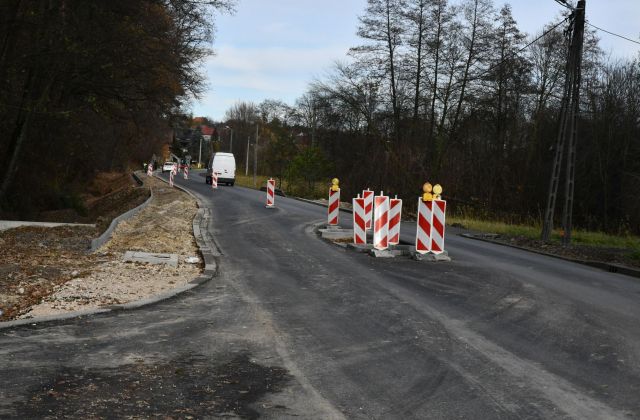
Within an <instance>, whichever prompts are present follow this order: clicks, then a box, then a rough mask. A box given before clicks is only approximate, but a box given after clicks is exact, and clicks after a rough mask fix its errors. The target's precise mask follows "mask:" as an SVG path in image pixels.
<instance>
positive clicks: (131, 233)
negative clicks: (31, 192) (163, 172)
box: [0, 177, 203, 321]
mask: <svg viewBox="0 0 640 420" xmlns="http://www.w3.org/2000/svg"><path fill="white" fill-rule="evenodd" d="M144 182H145V185H144V186H143V187H142V188H146V189H151V190H152V191H153V197H152V199H151V202H150V203H149V205H148V206H146V207H145V208H144V209H143V210H141V211H140V212H139V213H138V214H136V215H135V216H134V217H132V218H131V219H129V220H126V221H123V222H121V223H120V224H119V225H118V227H117V228H116V229H115V231H114V232H113V235H112V237H111V239H110V240H109V241H108V242H107V243H106V244H105V245H104V246H102V247H101V248H99V249H98V250H97V251H96V252H94V253H90V252H89V246H90V242H91V239H93V238H95V237H97V236H98V235H100V233H101V231H100V230H99V229H92V228H86V227H83V228H81V227H68V226H62V227H57V228H40V227H23V228H16V229H11V230H7V231H4V232H0V252H1V253H2V254H3V255H4V256H5V258H3V262H2V263H0V311H2V314H1V315H0V321H7V320H12V319H21V318H32V317H40V316H51V315H57V314H65V313H69V312H72V311H80V310H90V309H96V308H100V307H104V306H109V305H113V304H123V303H128V302H133V301H137V300H141V299H145V298H149V297H152V296H154V295H157V294H159V293H163V292H166V291H168V290H170V289H173V288H177V287H180V286H183V285H185V284H187V283H188V282H190V281H191V280H193V279H194V278H195V277H197V276H198V275H199V274H200V273H201V272H202V267H203V264H202V262H201V260H202V259H201V258H200V256H199V254H198V247H197V245H196V242H195V239H194V237H193V228H192V221H193V218H194V216H195V214H196V212H197V205H196V203H195V201H194V199H193V198H192V197H190V196H189V195H188V194H186V193H184V192H182V191H179V190H177V189H172V188H169V187H168V186H167V184H166V183H164V182H161V181H159V180H157V179H154V178H146V177H144ZM122 196H123V197H130V196H131V197H133V196H139V194H138V195H136V194H122ZM127 204H128V205H127ZM138 204H139V200H132V201H130V202H129V203H126V202H123V203H120V208H124V209H125V211H126V209H127V208H133V207H135V206H137V205H138ZM125 251H143V252H150V253H172V254H177V255H178V266H177V267H175V268H174V267H170V266H166V265H149V264H141V263H129V262H123V260H122V259H123V255H124V253H125ZM194 256H198V259H199V260H200V262H199V263H197V264H192V263H187V262H186V261H185V260H186V259H187V258H188V257H194Z"/></svg>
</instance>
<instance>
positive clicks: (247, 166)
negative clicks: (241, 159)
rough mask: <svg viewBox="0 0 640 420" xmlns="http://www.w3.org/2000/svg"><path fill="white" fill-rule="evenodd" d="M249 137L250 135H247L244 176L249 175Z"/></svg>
mask: <svg viewBox="0 0 640 420" xmlns="http://www.w3.org/2000/svg"><path fill="white" fill-rule="evenodd" d="M249 139H251V136H247V163H245V165H244V176H249Z"/></svg>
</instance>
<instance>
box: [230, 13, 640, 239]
mask: <svg viewBox="0 0 640 420" xmlns="http://www.w3.org/2000/svg"><path fill="white" fill-rule="evenodd" d="M588 15H589V10H588V7H587V16H588ZM568 27H569V18H568V14H567V15H566V16H565V17H564V18H559V19H557V21H555V22H551V23H550V24H549V25H548V26H547V27H545V28H544V29H542V28H541V31H540V32H539V33H536V34H528V35H527V34H524V33H522V32H521V31H520V29H519V28H518V26H517V24H516V22H515V21H514V19H513V17H512V14H511V9H510V7H509V6H503V7H501V8H500V9H497V8H495V6H494V2H493V1H492V0H461V1H455V2H447V0H369V1H368V7H367V8H366V10H365V11H364V12H363V14H362V16H361V17H360V24H359V27H358V28H357V33H358V35H359V36H360V38H361V41H362V42H361V44H360V45H354V46H353V48H352V49H351V50H350V55H351V58H352V60H351V61H350V62H349V63H346V64H344V63H343V64H338V65H337V66H336V67H335V69H334V71H333V72H332V75H331V76H330V77H327V78H325V79H323V80H318V81H316V82H314V83H313V84H312V85H311V86H310V88H309V90H308V92H307V93H305V94H304V95H303V96H302V97H301V98H300V99H299V100H298V102H297V104H296V106H294V107H291V108H288V109H287V107H284V108H283V107H282V106H278V105H277V103H274V102H273V101H271V102H269V101H267V102H265V103H264V104H261V105H260V106H258V107H257V108H256V112H258V113H261V114H262V120H263V122H265V123H266V124H267V125H270V124H271V125H273V123H274V121H275V126H277V127H282V126H283V125H284V126H289V127H295V129H294V130H292V131H291V133H292V134H293V135H298V133H299V132H300V131H303V132H304V133H305V135H308V136H310V137H311V140H312V141H311V143H312V144H313V145H317V146H319V147H320V148H321V149H322V150H323V151H324V154H325V156H326V157H327V158H328V159H329V160H330V162H331V163H332V164H333V170H331V171H328V173H326V175H327V176H337V177H339V178H341V179H343V180H344V181H345V182H343V184H342V185H343V193H346V197H347V198H348V197H349V196H351V195H355V194H356V193H357V192H358V191H355V188H360V187H363V186H370V187H372V188H375V189H376V190H380V189H384V191H386V192H390V193H393V194H396V193H397V194H398V195H400V196H401V197H403V198H406V199H409V200H410V202H411V203H412V202H413V200H414V198H415V197H417V196H418V195H419V193H420V187H421V185H422V183H423V182H425V181H427V180H429V181H431V182H434V183H435V182H437V183H441V184H442V185H443V186H444V191H445V192H444V195H445V196H446V197H447V198H448V199H449V200H450V203H451V205H452V206H453V207H452V208H454V209H456V210H458V211H460V210H463V209H468V210H471V211H473V212H474V213H475V214H476V215H479V216H491V217H500V218H502V219H506V220H511V221H518V222H519V221H523V220H531V219H533V220H535V221H540V220H541V218H542V215H543V213H544V207H545V204H546V199H547V190H548V188H549V179H550V172H551V164H552V161H553V158H554V154H555V150H554V148H555V145H556V138H557V135H558V115H559V110H560V105H561V104H560V102H561V99H562V95H563V88H564V76H565V66H566V57H567V43H568V39H567V34H566V33H565V31H566V30H567V28H568ZM587 29H588V31H587V33H586V35H585V47H584V57H583V62H582V85H581V86H582V92H581V95H580V98H581V104H580V114H579V118H578V146H577V147H578V151H577V167H576V189H575V204H574V221H575V222H576V223H577V225H578V226H581V227H584V228H591V229H601V230H605V231H609V232H615V233H626V232H633V233H636V234H638V233H640V199H638V197H639V196H640V61H639V60H638V58H636V59H633V60H620V61H611V60H608V59H605V57H604V54H603V53H602V51H601V50H600V49H599V47H598V38H597V36H596V33H595V32H594V30H593V28H591V27H590V26H588V27H587ZM230 111H233V110H230ZM230 116H231V117H233V112H232V113H231V114H230ZM236 119H238V118H236ZM245 121H246V118H245ZM563 171H564V170H563ZM562 185H563V183H561V190H560V191H559V194H560V195H562V194H563V191H562ZM352 189H354V190H352ZM561 201H562V200H560V199H559V200H558V206H560V207H561V205H562V204H561ZM560 213H561V211H556V215H557V217H558V218H559V216H560Z"/></svg>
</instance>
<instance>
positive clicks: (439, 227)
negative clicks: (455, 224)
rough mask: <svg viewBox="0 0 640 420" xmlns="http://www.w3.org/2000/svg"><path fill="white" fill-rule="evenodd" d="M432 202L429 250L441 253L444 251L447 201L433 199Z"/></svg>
mask: <svg viewBox="0 0 640 420" xmlns="http://www.w3.org/2000/svg"><path fill="white" fill-rule="evenodd" d="M432 203H433V222H432V223H431V252H433V253H434V254H442V253H443V252H444V226H445V224H444V222H445V214H446V212H447V202H446V201H444V200H434V201H432Z"/></svg>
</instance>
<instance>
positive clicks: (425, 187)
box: [422, 182, 433, 201]
mask: <svg viewBox="0 0 640 420" xmlns="http://www.w3.org/2000/svg"><path fill="white" fill-rule="evenodd" d="M422 191H423V192H424V194H422V201H431V200H433V194H431V192H432V191H433V186H431V184H430V183H428V182H425V183H424V185H423V186H422Z"/></svg>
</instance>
